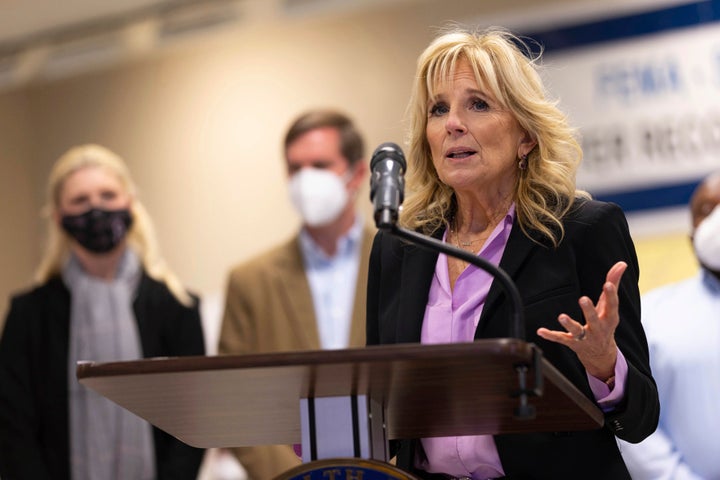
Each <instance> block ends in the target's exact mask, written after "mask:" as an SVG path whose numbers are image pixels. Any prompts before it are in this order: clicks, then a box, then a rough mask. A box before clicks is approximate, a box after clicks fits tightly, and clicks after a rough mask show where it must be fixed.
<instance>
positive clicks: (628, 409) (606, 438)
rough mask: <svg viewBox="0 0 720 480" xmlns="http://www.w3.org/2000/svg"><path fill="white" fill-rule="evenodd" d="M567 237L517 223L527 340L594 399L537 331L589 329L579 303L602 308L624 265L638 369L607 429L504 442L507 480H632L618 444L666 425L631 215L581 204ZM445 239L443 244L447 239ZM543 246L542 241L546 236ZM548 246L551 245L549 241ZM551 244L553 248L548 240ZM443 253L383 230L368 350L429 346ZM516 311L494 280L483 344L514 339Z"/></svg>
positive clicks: (514, 243)
mask: <svg viewBox="0 0 720 480" xmlns="http://www.w3.org/2000/svg"><path fill="white" fill-rule="evenodd" d="M563 224H564V227H565V236H564V238H563V240H562V242H561V243H560V245H559V246H558V247H557V248H554V247H552V246H549V245H540V244H538V243H536V242H533V241H532V240H531V239H530V238H528V236H526V235H525V234H524V233H523V232H522V230H521V229H520V227H519V226H518V225H517V222H516V223H515V224H514V225H513V228H512V231H511V233H510V237H509V239H508V243H507V246H506V249H505V252H504V254H503V257H502V259H501V261H500V268H502V269H503V270H505V271H506V272H507V273H508V274H509V275H510V277H511V278H512V279H513V281H514V282H515V283H516V285H517V287H518V289H519V291H520V295H521V297H522V301H523V304H524V307H525V316H526V337H527V338H526V340H527V341H528V342H532V343H534V344H536V345H538V346H539V347H540V348H541V349H542V351H543V353H544V355H545V357H546V358H547V359H548V360H549V361H550V362H551V363H552V364H553V365H554V366H555V367H557V368H558V369H559V370H560V371H561V372H562V373H563V374H564V375H565V376H566V377H567V378H568V379H569V380H570V381H571V382H572V383H573V384H574V385H575V386H577V387H578V388H579V389H580V390H581V391H582V392H583V393H584V394H585V395H586V396H587V397H588V398H590V399H591V400H593V401H594V397H593V395H592V391H591V389H590V386H589V383H588V381H587V375H586V373H585V369H584V368H583V366H582V364H581V363H580V361H579V360H578V359H577V356H576V355H575V353H574V352H572V351H571V350H570V349H569V348H566V347H565V346H562V345H559V344H556V343H553V342H548V341H545V340H543V339H542V338H540V337H539V336H537V334H536V333H535V332H536V331H537V329H538V328H539V327H546V328H549V329H554V330H564V329H563V328H562V327H561V326H560V324H559V323H558V321H557V317H558V315H559V314H560V313H563V312H564V313H567V314H568V315H570V316H571V317H572V318H574V319H576V320H578V321H582V320H581V319H582V318H583V315H582V311H581V310H580V307H579V305H578V299H579V298H580V297H581V296H583V295H587V296H589V297H590V298H591V299H593V301H597V298H598V297H599V295H600V293H601V291H602V285H603V284H604V283H605V277H606V274H607V272H608V271H609V270H610V267H611V266H612V265H613V264H615V263H616V262H618V261H620V260H623V261H625V262H626V263H627V264H628V268H627V270H626V271H625V274H624V275H623V278H622V281H621V283H620V289H619V296H620V324H619V325H618V328H617V330H616V332H615V338H616V341H617V344H618V347H619V348H620V350H621V351H622V353H623V355H624V356H625V358H626V359H627V362H628V366H629V371H628V377H627V383H626V385H625V399H624V400H623V402H622V403H621V404H620V405H618V406H617V407H616V408H615V409H614V410H613V411H612V412H608V413H606V414H605V427H604V428H601V429H598V430H594V431H586V432H546V433H533V434H513V435H496V436H495V443H496V445H497V448H498V452H499V454H500V460H501V462H502V465H503V468H504V470H505V473H506V475H508V477H510V478H532V479H577V478H583V479H613V480H617V479H629V478H630V475H629V474H628V471H627V469H626V468H625V464H624V463H623V460H622V458H621V456H620V452H619V451H618V447H617V444H616V441H615V436H617V437H619V438H622V439H623V440H627V441H630V442H639V441H640V440H642V439H644V438H645V437H647V436H648V435H649V434H650V433H652V432H653V431H654V430H655V428H656V426H657V422H658V415H659V410H660V406H659V400H658V395H657V388H656V386H655V382H654V380H653V378H652V376H651V374H650V366H649V360H648V346H647V340H646V338H645V333H644V331H643V329H642V325H641V323H640V294H639V291H638V263H637V257H636V254H635V248H634V246H633V243H632V240H631V238H630V234H629V231H628V227H627V222H626V220H625V217H624V215H623V213H622V211H621V210H620V208H619V207H617V206H616V205H613V204H608V203H602V202H596V201H586V200H578V201H576V202H575V205H574V207H573V209H572V211H571V212H570V213H569V214H568V215H567V217H566V219H565V220H564V222H563ZM442 233H443V232H442V231H439V232H436V233H435V235H434V236H436V237H437V238H440V237H441V236H442ZM537 238H540V237H537ZM541 243H543V242H542V241H541ZM544 243H547V242H544ZM437 257H438V255H437V253H433V252H431V251H429V250H426V249H422V248H419V247H416V246H413V245H409V244H408V243H406V242H404V241H402V240H399V239H397V238H396V237H393V236H391V235H389V234H388V233H385V232H383V231H380V232H378V234H377V236H376V238H375V242H374V245H373V249H372V254H371V258H370V272H369V279H368V308H367V316H368V317H367V318H368V322H367V342H368V345H374V344H389V343H406V342H419V341H420V331H421V324H422V320H423V317H424V313H425V306H426V304H427V298H428V291H429V289H430V283H431V280H432V277H433V274H434V271H435V263H436V262H437ZM510 316H511V305H510V302H509V301H508V299H507V297H506V295H505V294H504V293H503V291H502V287H501V285H500V284H499V282H493V283H492V286H491V288H490V291H489V293H488V297H487V300H486V302H485V306H484V308H483V312H482V315H481V317H480V322H479V324H478V328H477V330H476V332H475V338H476V339H480V338H498V337H509V336H511V330H510V322H509V319H510ZM416 445H419V442H416V441H415V440H412V441H407V440H406V441H401V442H399V445H396V446H397V447H398V448H399V450H398V465H399V466H400V467H402V468H409V469H412V467H411V466H412V463H413V458H414V455H415V447H416Z"/></svg>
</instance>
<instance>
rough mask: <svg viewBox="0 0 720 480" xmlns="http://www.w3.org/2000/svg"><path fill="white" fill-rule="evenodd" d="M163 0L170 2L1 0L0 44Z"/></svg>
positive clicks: (130, 0)
mask: <svg viewBox="0 0 720 480" xmlns="http://www.w3.org/2000/svg"><path fill="white" fill-rule="evenodd" d="M163 3H167V1H164V0H0V44H3V43H6V42H15V41H20V40H22V39H25V38H27V37H30V36H33V35H37V34H41V33H45V32H50V31H55V30H57V29H61V28H63V27H69V26H72V25H76V24H81V23H85V22H90V21H94V20H97V19H100V18H106V17H112V16H115V15H119V14H126V13H129V12H134V11H137V10H139V9H144V8H146V7H149V6H152V5H158V4H163Z"/></svg>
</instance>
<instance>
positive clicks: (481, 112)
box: [426, 59, 535, 198]
mask: <svg viewBox="0 0 720 480" xmlns="http://www.w3.org/2000/svg"><path fill="white" fill-rule="evenodd" d="M435 93H436V96H435V97H434V98H431V99H430V100H429V104H428V121H427V127H426V135H427V140H428V143H429V145H430V151H431V154H432V160H433V164H434V166H435V170H436V171H437V173H438V176H439V177H440V180H441V181H442V182H443V183H445V184H446V185H448V186H450V187H451V188H453V190H455V191H456V192H462V191H474V192H478V191H480V192H485V193H487V194H488V195H491V196H497V195H499V196H501V197H502V198H506V197H507V196H508V195H511V194H512V192H513V191H514V187H515V181H516V175H517V172H518V165H517V162H518V158H519V157H520V156H521V155H524V154H527V153H529V152H530V150H531V149H532V147H534V145H535V142H534V141H531V140H530V138H529V135H527V133H526V132H525V131H524V130H523V129H522V128H521V127H520V125H519V123H518V122H517V120H515V118H514V117H513V115H512V114H511V113H510V112H509V111H507V110H503V109H502V108H501V106H500V104H499V103H498V102H497V100H496V99H495V98H494V97H493V96H492V95H491V94H490V92H488V91H485V90H483V89H482V88H481V87H480V86H479V85H478V83H477V82H476V81H475V74H474V73H473V71H472V69H471V68H470V65H469V64H468V62H467V60H464V59H461V60H459V61H458V64H457V67H456V69H455V72H454V74H453V75H452V76H451V78H450V80H449V81H447V82H445V83H443V84H441V85H437V88H436V91H435Z"/></svg>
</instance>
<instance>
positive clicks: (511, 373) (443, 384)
mask: <svg viewBox="0 0 720 480" xmlns="http://www.w3.org/2000/svg"><path fill="white" fill-rule="evenodd" d="M519 371H524V372H525V373H526V376H525V375H520V376H521V377H523V378H524V380H521V381H519V374H518V372H519ZM77 376H78V379H79V381H80V383H82V384H83V385H86V386H87V387H89V388H91V389H93V390H95V391H97V392H98V393H100V394H101V395H103V396H105V397H107V398H109V399H110V400H112V401H114V402H115V403H117V404H119V405H121V406H122V407H124V408H126V409H128V410H130V411H131V412H133V413H135V414H137V415H138V416H140V417H142V418H144V419H145V420H147V421H148V422H150V423H152V424H153V425H155V426H157V427H159V428H161V429H162V430H165V431H166V432H168V433H170V434H171V435H174V436H175V437H177V438H179V439H180V440H182V441H183V442H185V443H187V444H189V445H192V446H195V447H203V448H210V447H233V446H249V445H263V444H293V443H301V444H302V445H303V460H304V461H310V460H320V459H323V458H335V457H358V458H366V459H374V460H380V461H385V460H387V442H388V440H390V439H400V438H420V437H432V436H450V435H477V434H495V433H521V432H538V431H572V430H590V429H596V428H600V427H601V426H602V424H603V415H602V412H601V411H600V410H599V409H598V408H597V406H596V405H595V404H594V403H593V402H591V401H590V400H589V399H588V398H586V397H585V396H584V395H582V394H581V393H580V391H579V390H578V389H577V388H576V387H575V386H574V385H572V384H571V383H570V382H569V381H568V380H567V379H566V378H565V377H564V376H563V375H562V374H561V373H560V372H558V370H557V369H555V368H554V367H553V366H552V365H551V364H550V363H549V362H548V361H547V360H546V359H544V358H543V356H542V353H541V352H540V351H539V349H538V348H537V347H536V346H535V345H533V344H530V343H527V342H524V341H521V340H517V339H510V338H507V339H493V340H480V341H476V342H472V343H458V344H441V345H419V344H401V345H387V346H373V347H367V348H358V349H346V350H323V351H304V352H291V353H274V354H254V355H233V356H212V357H177V358H157V359H146V360H138V361H129V362H113V363H92V362H86V363H79V364H78V368H77ZM524 383H527V385H525V387H524V388H521V387H520V385H521V384H524ZM521 390H522V391H523V392H524V393H526V395H520V393H523V392H521ZM524 402H526V405H522V404H523V403H524ZM533 409H534V416H532V418H518V417H517V416H516V413H517V412H518V411H521V412H522V411H528V410H533Z"/></svg>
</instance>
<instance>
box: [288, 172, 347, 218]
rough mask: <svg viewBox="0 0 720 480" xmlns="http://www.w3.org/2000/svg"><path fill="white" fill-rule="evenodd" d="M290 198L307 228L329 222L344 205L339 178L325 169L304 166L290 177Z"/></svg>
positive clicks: (345, 203) (344, 196)
mask: <svg viewBox="0 0 720 480" xmlns="http://www.w3.org/2000/svg"><path fill="white" fill-rule="evenodd" d="M290 201H291V202H292V204H293V206H294V207H295V209H296V210H297V211H298V213H300V216H301V217H302V218H303V221H304V222H305V224H306V225H308V226H310V227H320V226H323V225H327V224H328V223H331V222H332V221H333V220H335V219H337V218H338V217H339V216H340V213H341V212H342V211H343V209H344V208H345V205H347V201H348V192H347V189H346V188H345V183H344V182H343V180H342V178H340V177H339V176H337V175H336V174H334V173H333V172H330V171H327V170H321V169H317V168H303V169H302V170H300V171H299V172H298V173H296V174H295V175H293V176H292V178H291V179H290Z"/></svg>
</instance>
